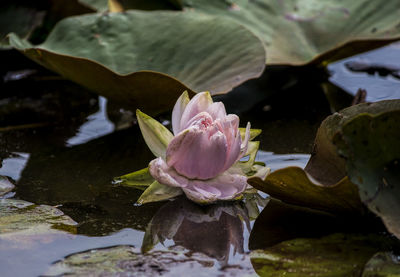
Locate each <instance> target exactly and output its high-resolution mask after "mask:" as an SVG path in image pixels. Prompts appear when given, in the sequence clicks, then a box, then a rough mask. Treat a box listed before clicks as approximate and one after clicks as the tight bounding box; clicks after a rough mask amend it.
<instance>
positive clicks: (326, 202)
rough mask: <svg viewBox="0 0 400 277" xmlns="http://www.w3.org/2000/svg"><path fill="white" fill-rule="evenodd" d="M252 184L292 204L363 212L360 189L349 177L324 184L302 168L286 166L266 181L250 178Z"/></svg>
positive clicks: (319, 208)
mask: <svg viewBox="0 0 400 277" xmlns="http://www.w3.org/2000/svg"><path fill="white" fill-rule="evenodd" d="M248 183H249V184H250V185H251V186H253V187H254V188H256V189H259V190H261V191H264V192H266V193H268V194H269V195H271V196H272V197H274V198H277V199H281V200H282V201H285V202H287V203H290V204H295V205H299V206H305V207H309V208H313V209H318V210H323V211H328V212H334V213H349V212H350V213H361V212H362V211H363V205H362V203H361V201H360V197H359V196H358V189H357V187H356V186H355V185H354V184H353V183H351V182H350V181H349V179H348V178H347V177H345V178H343V179H342V180H341V181H339V182H338V183H337V184H335V185H333V186H321V185H320V184H319V183H317V182H315V181H314V182H313V181H312V178H310V176H309V175H307V173H306V172H305V171H304V170H303V169H301V168H300V167H286V168H283V169H279V170H276V171H274V172H272V173H271V174H269V175H268V176H267V178H265V179H264V180H262V179H260V178H250V179H249V180H248Z"/></svg>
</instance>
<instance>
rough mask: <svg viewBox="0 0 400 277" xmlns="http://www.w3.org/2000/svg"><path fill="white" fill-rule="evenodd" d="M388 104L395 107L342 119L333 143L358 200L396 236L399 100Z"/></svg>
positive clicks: (399, 231) (399, 171)
mask: <svg viewBox="0 0 400 277" xmlns="http://www.w3.org/2000/svg"><path fill="white" fill-rule="evenodd" d="M391 103H392V104H393V106H397V110H393V111H387V112H382V113H380V114H377V115H370V114H360V115H359V116H357V117H355V118H353V119H352V120H351V121H348V122H346V123H345V124H344V125H343V127H342V128H341V130H340V132H339V133H338V134H336V136H335V137H334V143H335V145H336V146H337V147H338V148H339V151H340V153H341V154H342V155H343V156H344V157H345V159H346V168H347V172H348V174H349V176H350V179H351V181H352V182H353V183H354V184H357V186H358V188H359V192H360V197H361V200H362V201H363V202H364V203H365V204H366V205H367V206H368V207H369V209H370V210H372V211H373V212H374V213H376V214H377V215H379V216H380V217H381V218H382V219H383V221H384V223H385V225H386V227H387V228H388V230H389V231H390V232H392V233H393V234H395V235H396V236H397V237H398V238H400V224H399V222H400V212H399V211H400V144H399V141H400V128H399V121H400V109H399V105H400V101H395V100H393V101H392V102H391Z"/></svg>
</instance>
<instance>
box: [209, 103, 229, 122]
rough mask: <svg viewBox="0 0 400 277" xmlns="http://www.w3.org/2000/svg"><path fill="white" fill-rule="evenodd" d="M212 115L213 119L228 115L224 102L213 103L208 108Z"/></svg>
mask: <svg viewBox="0 0 400 277" xmlns="http://www.w3.org/2000/svg"><path fill="white" fill-rule="evenodd" d="M206 112H207V113H209V114H210V115H211V117H212V118H213V120H217V119H223V118H225V117H226V110H225V106H224V104H223V103H222V102H215V103H212V104H211V105H210V106H209V107H208V108H207V110H206Z"/></svg>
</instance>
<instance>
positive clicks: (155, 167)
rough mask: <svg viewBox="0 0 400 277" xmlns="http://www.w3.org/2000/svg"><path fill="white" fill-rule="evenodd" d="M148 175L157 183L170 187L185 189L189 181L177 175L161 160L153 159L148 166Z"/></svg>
mask: <svg viewBox="0 0 400 277" xmlns="http://www.w3.org/2000/svg"><path fill="white" fill-rule="evenodd" d="M149 171H150V175H151V176H152V177H153V178H154V179H156V180H157V181H158V182H159V183H161V184H164V185H167V186H171V187H186V186H187V185H188V184H189V181H188V180H187V179H186V178H184V177H183V176H180V175H178V174H177V173H176V172H175V170H174V169H173V168H170V167H169V166H168V165H167V164H166V163H165V161H164V160H163V159H162V158H157V159H154V160H152V161H151V162H150V164H149Z"/></svg>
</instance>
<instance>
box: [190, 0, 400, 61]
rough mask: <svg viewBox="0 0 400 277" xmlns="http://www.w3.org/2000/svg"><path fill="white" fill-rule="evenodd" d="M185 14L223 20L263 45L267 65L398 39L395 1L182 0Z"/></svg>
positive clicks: (332, 56) (334, 56) (337, 55)
mask: <svg viewBox="0 0 400 277" xmlns="http://www.w3.org/2000/svg"><path fill="white" fill-rule="evenodd" d="M182 5H183V7H184V8H185V11H187V12H193V11H194V12H201V13H206V14H212V15H218V16H220V17H227V18H230V19H232V20H233V21H236V22H239V23H240V24H243V25H244V26H246V27H247V28H249V29H250V30H251V31H253V32H254V33H255V34H256V35H258V36H259V37H260V38H261V39H262V40H263V42H264V45H265V47H266V50H267V53H268V56H267V64H290V65H303V64H308V63H310V62H311V63H320V62H323V61H333V60H338V59H341V58H344V57H347V56H351V55H354V54H356V53H357V52H361V51H366V50H368V49H373V48H376V47H379V46H382V45H383V44H385V43H388V42H390V40H392V41H393V40H395V39H399V37H400V25H399V22H400V21H399V20H400V19H399V18H400V17H399V10H400V3H399V2H397V1H381V2H380V1H375V2H371V1H368V0H357V1H341V2H338V1H334V0H330V1H323V2H321V1H318V0H308V1H299V0H291V1H271V0H257V1H213V0H209V1H204V0H184V1H182Z"/></svg>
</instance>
